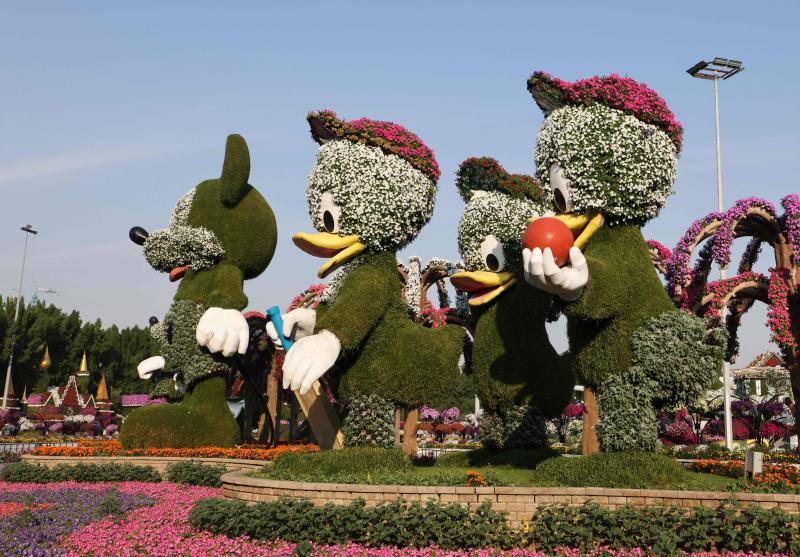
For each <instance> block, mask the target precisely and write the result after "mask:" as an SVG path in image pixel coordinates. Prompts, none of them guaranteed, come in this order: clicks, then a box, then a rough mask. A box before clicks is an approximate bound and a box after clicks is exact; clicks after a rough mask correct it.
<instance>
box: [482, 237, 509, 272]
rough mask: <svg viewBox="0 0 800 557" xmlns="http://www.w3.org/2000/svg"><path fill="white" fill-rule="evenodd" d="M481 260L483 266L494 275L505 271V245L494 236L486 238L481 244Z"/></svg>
mask: <svg viewBox="0 0 800 557" xmlns="http://www.w3.org/2000/svg"><path fill="white" fill-rule="evenodd" d="M481 259H482V260H483V265H484V266H485V267H486V268H487V269H488V270H490V271H491V272H493V273H497V272H499V271H502V270H503V267H505V264H506V257H505V253H504V252H503V244H501V243H500V240H498V239H497V237H495V236H493V235H489V236H486V238H484V239H483V242H481Z"/></svg>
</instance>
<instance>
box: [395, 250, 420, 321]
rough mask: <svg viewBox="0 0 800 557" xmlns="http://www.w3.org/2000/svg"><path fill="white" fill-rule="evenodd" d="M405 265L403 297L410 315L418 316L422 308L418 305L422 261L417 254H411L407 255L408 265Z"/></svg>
mask: <svg viewBox="0 0 800 557" xmlns="http://www.w3.org/2000/svg"><path fill="white" fill-rule="evenodd" d="M398 263H399V261H398ZM405 267H406V284H405V287H404V288H403V297H404V298H405V300H406V305H407V306H408V309H409V311H410V312H411V316H412V317H414V318H417V317H419V312H420V311H421V310H422V308H421V307H420V297H421V295H422V263H420V259H419V256H417V255H412V256H411V257H409V258H408V265H406V266H405Z"/></svg>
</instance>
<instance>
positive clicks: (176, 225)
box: [143, 188, 225, 273]
mask: <svg viewBox="0 0 800 557" xmlns="http://www.w3.org/2000/svg"><path fill="white" fill-rule="evenodd" d="M196 191H197V188H193V189H191V190H190V191H189V192H188V193H186V195H184V196H183V197H181V198H180V200H178V203H177V204H176V205H175V208H174V209H173V210H172V216H171V217H170V220H169V226H168V227H167V228H163V229H161V230H156V231H154V232H153V233H152V234H150V236H148V238H147V240H145V242H144V246H143V252H144V257H145V259H146V260H147V262H148V263H149V264H150V266H151V267H153V268H154V269H155V270H157V271H161V272H165V273H166V272H169V271H171V270H172V269H174V268H175V267H180V266H182V265H191V266H192V269H194V270H195V271H199V270H201V269H206V268H208V267H211V266H212V265H214V264H216V263H218V262H219V261H220V260H221V259H222V257H223V256H224V255H225V249H224V248H223V247H222V243H221V242H220V241H219V239H218V238H217V236H216V234H214V233H213V232H212V231H211V230H209V229H207V228H204V227H201V226H191V225H190V224H189V212H190V211H191V208H192V201H193V199H194V194H195V192H196Z"/></svg>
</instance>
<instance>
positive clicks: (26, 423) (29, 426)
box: [17, 416, 33, 431]
mask: <svg viewBox="0 0 800 557" xmlns="http://www.w3.org/2000/svg"><path fill="white" fill-rule="evenodd" d="M17 427H19V430H20V431H32V430H33V422H32V421H30V420H29V419H28V418H26V417H25V416H22V417H21V418H20V419H19V421H18V422H17Z"/></svg>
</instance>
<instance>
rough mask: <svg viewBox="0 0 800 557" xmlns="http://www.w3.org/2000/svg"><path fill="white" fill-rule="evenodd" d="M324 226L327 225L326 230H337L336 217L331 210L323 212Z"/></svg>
mask: <svg viewBox="0 0 800 557" xmlns="http://www.w3.org/2000/svg"><path fill="white" fill-rule="evenodd" d="M322 226H324V227H325V231H326V232H334V231H335V230H336V219H334V218H333V214H332V213H331V212H330V211H325V212H324V213H322Z"/></svg>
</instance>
